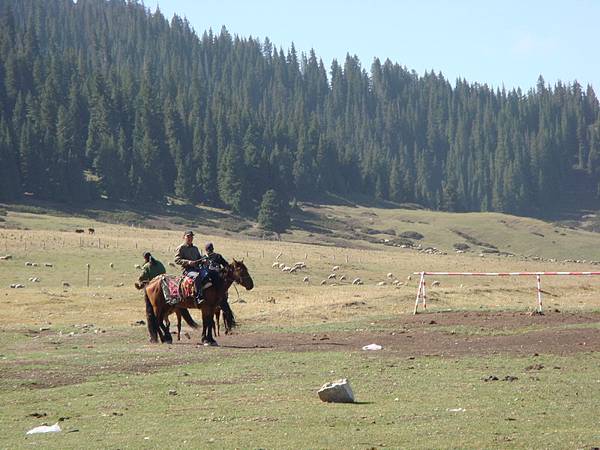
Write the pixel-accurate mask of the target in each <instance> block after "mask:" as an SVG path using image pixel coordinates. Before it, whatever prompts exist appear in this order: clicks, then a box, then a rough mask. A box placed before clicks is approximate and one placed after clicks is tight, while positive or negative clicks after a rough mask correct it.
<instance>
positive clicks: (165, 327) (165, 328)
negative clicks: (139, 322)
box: [157, 308, 173, 344]
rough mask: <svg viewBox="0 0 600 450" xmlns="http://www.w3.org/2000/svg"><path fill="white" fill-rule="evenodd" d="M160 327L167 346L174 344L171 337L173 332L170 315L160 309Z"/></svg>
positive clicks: (158, 315) (158, 317)
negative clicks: (171, 330)
mask: <svg viewBox="0 0 600 450" xmlns="http://www.w3.org/2000/svg"><path fill="white" fill-rule="evenodd" d="M157 319H158V326H159V329H161V330H162V332H163V335H162V336H161V340H162V342H166V343H167V344H172V343H173V337H172V336H171V332H170V331H169V328H170V325H171V324H170V322H169V315H168V311H167V310H166V309H162V308H161V309H160V310H159V311H158V314H157Z"/></svg>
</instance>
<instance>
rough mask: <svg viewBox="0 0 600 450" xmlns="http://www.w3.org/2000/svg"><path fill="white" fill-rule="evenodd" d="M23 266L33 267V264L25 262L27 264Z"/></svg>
mask: <svg viewBox="0 0 600 450" xmlns="http://www.w3.org/2000/svg"><path fill="white" fill-rule="evenodd" d="M25 265H26V266H32V265H33V263H30V262H29V261H27V262H26V263H25Z"/></svg>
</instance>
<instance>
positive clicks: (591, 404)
mask: <svg viewBox="0 0 600 450" xmlns="http://www.w3.org/2000/svg"><path fill="white" fill-rule="evenodd" d="M104 350H105V351H106V350H109V352H108V354H102V352H101V355H96V356H92V358H91V360H89V361H88V360H87V359H85V354H84V353H85V352H76V353H75V354H71V352H70V351H68V350H67V349H62V350H58V351H57V353H56V354H54V355H53V356H50V357H49V358H50V359H49V360H48V361H47V362H46V364H45V365H44V366H43V367H42V369H43V370H45V371H49V372H52V371H55V370H59V369H61V368H63V360H64V359H67V360H73V359H74V358H76V357H77V358H84V359H83V361H81V363H80V365H81V367H80V370H84V368H85V367H86V366H89V367H95V366H96V364H97V363H98V361H100V360H101V359H102V358H106V357H108V356H109V357H110V359H111V360H113V361H117V362H119V361H121V362H123V361H124V360H126V359H130V358H131V354H132V353H133V358H134V359H137V358H140V357H142V355H145V357H146V358H148V357H149V356H150V355H151V356H152V357H154V358H167V359H168V358H169V357H170V354H171V353H173V351H172V350H168V349H167V348H164V347H161V348H156V347H152V348H149V347H147V346H141V347H137V348H133V349H132V348H131V347H129V348H128V346H120V345H118V344H115V346H114V347H113V346H110V347H107V348H105V349H104ZM132 350H133V352H132ZM148 352H150V355H148ZM185 358H186V359H188V358H189V359H190V361H186V362H183V363H181V362H180V363H179V364H177V365H173V366H167V367H162V368H160V369H159V370H158V371H155V372H150V373H144V374H140V375H136V374H135V373H131V372H129V371H123V372H119V371H111V370H109V371H108V373H106V374H103V373H102V370H101V369H97V372H96V373H93V374H90V375H89V376H88V377H87V378H86V379H85V380H84V381H82V382H79V383H77V384H72V385H67V386H60V387H55V388H47V389H32V388H31V386H29V387H27V386H26V385H23V384H21V385H20V388H19V389H15V387H19V383H23V381H22V380H16V379H11V378H10V377H8V378H3V388H2V389H1V390H0V400H1V401H2V403H3V405H4V407H3V409H2V410H1V412H0V421H1V422H2V423H3V430H4V431H3V434H4V435H3V440H2V444H0V447H1V448H10V449H15V448H29V447H31V445H34V443H35V444H37V445H42V446H43V447H44V448H62V449H65V448H81V446H82V445H85V446H86V447H88V448H141V447H152V448H157V447H168V448H190V447H192V448H206V447H209V446H212V447H214V448H291V449H294V448H371V447H386V448H398V447H404V448H407V447H408V448H431V447H435V448H458V447H460V448H501V447H502V448H504V447H506V446H511V447H529V446H531V445H532V443H535V447H538V448H582V447H589V446H592V445H597V443H598V442H599V441H600V431H599V429H598V428H597V422H596V417H595V414H593V413H592V412H593V411H594V410H595V409H596V406H597V402H598V400H600V398H599V396H598V394H597V393H598V392H599V389H598V385H599V383H600V378H599V377H598V369H599V368H600V367H599V366H600V359H599V357H598V356H597V355H595V354H578V355H576V356H571V357H568V358H561V357H555V356H541V357H535V358H534V357H531V358H516V357H506V356H503V357H491V358H490V357H488V358H462V359H456V360H453V359H444V358H438V357H422V358H415V359H406V358H403V359H398V358H396V357H394V355H393V354H388V353H386V352H385V351H383V352H379V353H376V354H367V353H359V352H320V353H316V352H303V353H288V352H277V351H275V352H261V351H254V350H248V351H235V350H228V351H223V349H206V348H200V349H196V348H191V349H190V352H189V353H188V354H187V355H185ZM193 359H201V361H200V362H197V361H196V362H194V361H193ZM2 362H3V366H4V365H5V364H6V361H5V360H3V361H2ZM533 363H535V364H542V365H543V366H544V368H543V369H542V370H539V371H528V370H526V369H525V368H526V367H528V366H530V365H531V364H533ZM35 367H38V368H39V366H35ZM67 367H68V371H67V372H66V375H68V373H69V372H71V374H72V371H73V370H75V369H74V368H73V367H72V366H67ZM489 375H496V376H498V377H499V378H502V377H504V376H506V375H512V376H516V377H518V380H516V381H513V382H506V381H496V382H484V381H482V378H484V377H487V376H489ZM341 377H347V378H348V379H349V380H350V382H351V384H352V386H353V389H354V392H355V395H356V398H357V401H358V403H357V404H351V405H335V404H323V403H321V402H320V401H319V399H318V397H317V395H316V390H317V389H318V388H319V387H320V385H321V384H322V383H323V382H325V381H327V380H332V379H337V378H341ZM173 389H174V390H176V391H177V395H170V394H169V390H173ZM455 408H463V409H464V410H465V411H464V412H462V411H461V412H452V411H450V410H451V409H455ZM32 413H44V414H46V416H44V417H42V418H35V417H31V416H30V414H32ZM60 417H68V419H66V420H64V421H63V422H61V426H62V427H63V428H64V430H65V431H64V432H62V433H60V434H56V435H43V436H42V435H39V436H29V437H26V436H25V431H27V430H28V429H29V428H32V427H34V426H37V425H39V424H40V423H42V422H47V423H49V424H51V423H54V422H55V421H57V420H58V419H59V418H60ZM74 430H78V431H77V432H69V431H74ZM146 438H147V439H146ZM83 443H85V444H83Z"/></svg>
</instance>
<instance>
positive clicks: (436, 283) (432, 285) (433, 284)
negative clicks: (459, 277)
mask: <svg viewBox="0 0 600 450" xmlns="http://www.w3.org/2000/svg"><path fill="white" fill-rule="evenodd" d="M439 285H440V282H439V281H437V280H435V281H434V282H433V283H431V287H435V286H439Z"/></svg>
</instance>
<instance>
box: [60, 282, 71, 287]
mask: <svg viewBox="0 0 600 450" xmlns="http://www.w3.org/2000/svg"><path fill="white" fill-rule="evenodd" d="M62 285H63V287H70V286H71V285H70V284H69V283H67V282H66V281H63V282H62Z"/></svg>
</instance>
